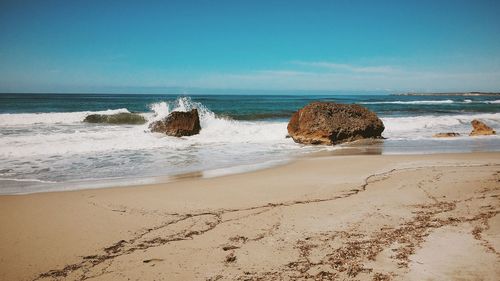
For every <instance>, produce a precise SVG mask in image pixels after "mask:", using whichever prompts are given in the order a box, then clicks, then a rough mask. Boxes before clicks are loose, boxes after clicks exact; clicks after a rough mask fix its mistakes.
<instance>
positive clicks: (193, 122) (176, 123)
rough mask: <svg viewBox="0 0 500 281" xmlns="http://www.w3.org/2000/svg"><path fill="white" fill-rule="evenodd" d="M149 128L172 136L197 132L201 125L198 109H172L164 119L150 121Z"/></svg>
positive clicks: (190, 134)
mask: <svg viewBox="0 0 500 281" xmlns="http://www.w3.org/2000/svg"><path fill="white" fill-rule="evenodd" d="M149 129H151V131H152V132H157V133H164V134H167V135H169V136H174V137H182V136H192V135H196V134H199V133H200V131H201V126H200V117H199V115H198V110H197V109H193V110H191V111H188V112H180V111H174V112H172V113H170V114H169V115H168V116H167V117H166V118H165V119H163V120H159V121H155V122H153V123H151V125H149Z"/></svg>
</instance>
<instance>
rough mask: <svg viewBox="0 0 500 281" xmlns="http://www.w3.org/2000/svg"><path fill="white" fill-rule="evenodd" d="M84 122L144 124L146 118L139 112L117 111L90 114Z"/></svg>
mask: <svg viewBox="0 0 500 281" xmlns="http://www.w3.org/2000/svg"><path fill="white" fill-rule="evenodd" d="M83 122H87V123H108V124H137V125H138V124H144V123H146V119H145V118H144V117H143V116H142V115H140V114H137V113H127V112H123V113H117V114H111V115H105V114H90V115H88V116H87V117H85V119H84V120H83Z"/></svg>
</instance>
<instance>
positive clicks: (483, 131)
mask: <svg viewBox="0 0 500 281" xmlns="http://www.w3.org/2000/svg"><path fill="white" fill-rule="evenodd" d="M471 124H472V132H471V133H470V135H471V136H487V135H494V134H496V132H495V131H494V130H493V129H492V128H491V127H490V126H488V125H486V124H484V123H483V122H481V121H479V120H477V119H474V120H472V122H471Z"/></svg>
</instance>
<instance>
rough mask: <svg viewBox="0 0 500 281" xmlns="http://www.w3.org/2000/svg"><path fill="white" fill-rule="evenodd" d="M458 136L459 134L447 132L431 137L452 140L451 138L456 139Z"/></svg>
mask: <svg viewBox="0 0 500 281" xmlns="http://www.w3.org/2000/svg"><path fill="white" fill-rule="evenodd" d="M458 136H460V134H459V133H455V132H447V133H437V134H435V135H434V136H433V137H435V138H452V137H458Z"/></svg>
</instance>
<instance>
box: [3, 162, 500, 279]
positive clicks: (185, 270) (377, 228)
mask: <svg viewBox="0 0 500 281" xmlns="http://www.w3.org/2000/svg"><path fill="white" fill-rule="evenodd" d="M499 212H500V153H495V152H490V153H464V154H440V155H439V154H435V155H408V156H405V155H392V156H384V155H382V156H381V155H355V156H328V157H314V158H304V159H299V160H297V161H295V162H292V163H290V164H287V165H283V166H279V167H274V168H270V169H266V170H261V171H255V172H250V173H245V174H238V175H229V176H223V177H217V178H210V179H205V178H189V177H188V178H183V179H181V180H179V181H176V182H171V183H165V184H157V185H147V186H137V187H120V188H107V189H97V190H81V191H67V192H52V193H38V194H29V195H11V196H0V225H1V231H0V280H460V279H462V280H497V277H498V276H500V217H499V216H498V213H499Z"/></svg>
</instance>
